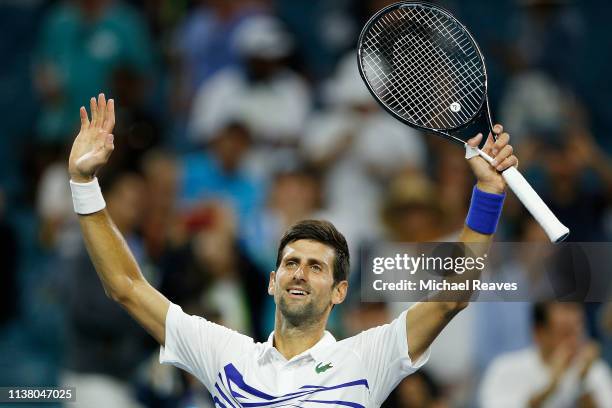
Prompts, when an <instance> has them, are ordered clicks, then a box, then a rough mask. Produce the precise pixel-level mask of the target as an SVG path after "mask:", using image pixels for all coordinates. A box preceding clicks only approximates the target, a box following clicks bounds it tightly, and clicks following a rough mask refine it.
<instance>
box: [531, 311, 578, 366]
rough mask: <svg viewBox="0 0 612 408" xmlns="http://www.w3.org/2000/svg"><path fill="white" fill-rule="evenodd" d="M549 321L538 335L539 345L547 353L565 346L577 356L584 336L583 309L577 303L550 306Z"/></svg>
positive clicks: (539, 330) (540, 329)
mask: <svg viewBox="0 0 612 408" xmlns="http://www.w3.org/2000/svg"><path fill="white" fill-rule="evenodd" d="M547 313H548V321H547V323H546V324H545V325H544V327H542V328H539V329H538V331H537V333H536V338H537V341H538V344H539V345H540V347H541V348H542V349H544V351H545V352H552V351H554V350H555V349H556V348H557V347H559V346H561V345H564V346H566V347H568V348H569V349H570V354H572V355H573V354H575V353H576V352H577V351H578V349H579V348H580V342H581V341H582V336H583V334H584V321H583V313H582V309H581V307H580V306H579V305H577V304H575V303H555V304H552V305H550V306H548V311H547Z"/></svg>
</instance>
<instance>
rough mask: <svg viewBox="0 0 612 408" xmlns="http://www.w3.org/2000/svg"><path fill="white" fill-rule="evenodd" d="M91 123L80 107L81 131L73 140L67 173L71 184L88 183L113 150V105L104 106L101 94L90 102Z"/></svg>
mask: <svg viewBox="0 0 612 408" xmlns="http://www.w3.org/2000/svg"><path fill="white" fill-rule="evenodd" d="M90 109H91V122H90V121H89V118H88V116H87V110H86V109H85V107H84V106H82V107H81V111H80V114H81V129H80V131H79V134H78V135H77V137H76V138H75V139H74V143H73V144H72V150H71V151H70V158H69V159H68V171H69V173H70V178H71V179H72V180H73V181H75V182H81V183H83V182H88V181H90V180H91V179H92V178H93V176H94V174H95V172H96V170H98V169H99V168H100V167H102V166H103V165H104V164H105V163H106V162H107V161H108V158H109V157H110V155H111V153H112V152H113V149H114V148H115V146H114V144H113V135H112V131H113V127H114V126H115V102H114V101H113V100H112V99H110V100H109V101H108V103H107V102H106V98H105V96H104V94H100V95H99V96H98V100H97V101H96V98H91V100H90Z"/></svg>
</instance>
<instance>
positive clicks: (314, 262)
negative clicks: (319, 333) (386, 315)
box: [268, 240, 348, 326]
mask: <svg viewBox="0 0 612 408" xmlns="http://www.w3.org/2000/svg"><path fill="white" fill-rule="evenodd" d="M282 255H283V257H282V259H281V263H280V265H279V266H278V269H277V270H276V271H275V272H272V273H271V274H270V283H269V286H268V293H269V294H270V295H272V296H274V301H275V303H276V306H277V308H278V310H279V311H280V313H281V314H282V316H283V317H284V318H285V319H287V321H288V322H289V323H290V324H291V325H293V326H302V325H307V324H312V323H315V322H318V321H320V320H322V319H326V318H327V316H328V314H329V311H330V310H331V308H332V305H334V304H339V303H342V301H344V298H345V297H346V289H347V286H348V283H347V282H346V281H342V282H339V283H338V284H336V285H334V276H333V265H334V259H335V251H334V249H333V248H331V247H329V246H327V245H324V244H322V243H320V242H316V241H312V240H298V241H295V242H292V243H290V244H288V245H287V246H286V247H285V249H284V250H283V254H282Z"/></svg>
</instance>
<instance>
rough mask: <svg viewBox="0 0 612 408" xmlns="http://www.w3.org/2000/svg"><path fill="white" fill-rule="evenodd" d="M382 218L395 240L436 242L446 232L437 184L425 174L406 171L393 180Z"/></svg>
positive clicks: (384, 204)
mask: <svg viewBox="0 0 612 408" xmlns="http://www.w3.org/2000/svg"><path fill="white" fill-rule="evenodd" d="M382 219H383V223H384V225H385V226H386V230H387V232H388V233H387V235H388V237H389V238H390V239H391V240H392V241H395V242H427V241H436V240H442V237H443V236H444V235H446V232H445V229H444V227H445V223H444V221H445V220H444V213H443V212H442V206H441V202H440V200H439V198H438V196H437V191H436V187H435V186H434V184H433V183H432V182H431V181H430V180H429V179H428V178H427V177H425V176H423V175H421V174H410V173H405V174H402V175H399V176H397V177H396V178H394V179H393V180H392V181H391V182H390V183H389V188H388V190H387V192H386V195H385V200H384V203H383V209H382Z"/></svg>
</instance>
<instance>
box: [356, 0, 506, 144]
mask: <svg viewBox="0 0 612 408" xmlns="http://www.w3.org/2000/svg"><path fill="white" fill-rule="evenodd" d="M407 6H425V7H429V8H432V9H435V10H436V11H438V12H440V13H442V14H444V15H446V17H448V18H449V19H451V20H452V21H454V22H455V23H456V24H457V25H459V26H460V27H461V28H462V29H463V30H464V31H465V33H466V34H467V37H468V39H469V40H470V42H471V44H472V45H473V46H474V48H475V49H476V52H477V53H478V57H479V58H480V60H481V62H482V68H483V74H484V97H483V98H482V100H481V101H480V106H479V108H478V110H476V112H475V113H474V114H473V115H472V116H471V117H470V118H469V119H468V120H467V121H466V122H465V123H464V124H462V125H459V126H455V127H452V128H430V127H424V126H421V125H418V124H416V123H414V122H411V121H410V120H408V119H405V118H403V117H402V116H400V115H398V114H397V113H395V112H394V111H393V109H391V108H390V107H389V106H387V104H386V103H385V102H384V101H383V100H381V98H379V96H378V95H377V94H376V92H375V91H374V89H372V86H371V85H370V81H369V80H368V78H367V77H366V74H365V69H364V67H363V58H362V49H363V47H362V44H363V41H364V37H365V36H366V35H367V33H368V32H369V31H370V28H371V27H372V26H373V25H374V24H376V23H377V22H378V20H380V19H381V18H382V17H383V16H384V15H386V14H388V13H389V12H391V11H393V10H397V9H401V8H406V7H407ZM357 65H358V67H359V75H361V79H362V80H363V82H365V84H366V86H367V88H368V91H369V92H370V94H371V95H372V96H373V97H374V99H375V100H376V102H378V103H379V105H381V106H382V107H383V109H384V110H386V111H387V112H388V113H389V114H390V115H392V116H393V117H394V118H396V119H397V120H399V121H400V122H402V123H404V124H406V125H408V126H410V127H412V128H416V129H419V130H423V131H425V132H435V133H437V134H439V135H440V136H443V137H445V138H447V139H449V140H451V141H453V142H456V143H458V144H461V145H462V146H463V145H465V142H466V141H467V139H466V140H463V139H461V138H459V137H457V136H454V135H452V134H451V133H449V132H455V133H456V132H461V131H462V130H465V129H467V128H469V127H471V126H472V125H474V124H476V123H477V122H479V121H483V122H485V123H486V126H487V128H488V133H489V134H491V135H492V136H493V138H495V134H494V133H493V121H492V118H491V111H490V109H489V98H488V86H487V82H488V78H489V77H488V74H487V65H486V63H485V59H484V55H483V54H482V52H481V51H480V47H479V46H478V43H477V42H476V39H475V38H474V36H473V35H472V33H471V32H470V30H468V29H467V27H466V26H465V25H464V24H463V23H461V22H460V21H459V20H457V19H456V18H455V16H453V14H452V13H451V12H450V11H448V10H446V9H444V8H442V7H440V6H438V5H435V4H433V3H429V2H426V1H400V2H398V3H394V4H391V5H389V6H387V7H384V8H382V9H380V10H379V11H377V12H376V13H375V14H374V15H373V16H372V17H370V19H369V20H368V21H367V23H366V24H365V25H364V26H363V28H362V30H361V33H360V34H359V40H358V42H357ZM483 117H484V118H483ZM483 119H484V120H483ZM483 135H484V133H483ZM472 136H473V135H472ZM485 136H486V135H485ZM485 142H486V137H483V138H482V143H481V146H483V145H484V143H485Z"/></svg>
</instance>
